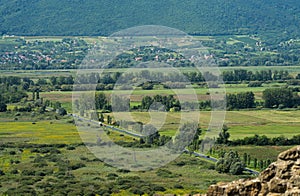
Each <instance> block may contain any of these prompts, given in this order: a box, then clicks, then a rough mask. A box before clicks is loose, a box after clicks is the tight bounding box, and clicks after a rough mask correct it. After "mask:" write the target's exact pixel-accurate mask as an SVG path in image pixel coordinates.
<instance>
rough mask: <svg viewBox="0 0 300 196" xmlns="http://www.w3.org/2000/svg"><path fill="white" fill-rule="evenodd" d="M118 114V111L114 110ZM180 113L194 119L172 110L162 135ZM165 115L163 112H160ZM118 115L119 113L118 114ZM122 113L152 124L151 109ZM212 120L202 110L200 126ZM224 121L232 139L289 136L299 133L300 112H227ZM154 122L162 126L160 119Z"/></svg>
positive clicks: (173, 127)
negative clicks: (149, 111)
mask: <svg viewBox="0 0 300 196" xmlns="http://www.w3.org/2000/svg"><path fill="white" fill-rule="evenodd" d="M115 114H116V115H118V114H117V113H115ZM181 114H182V115H183V116H184V118H187V119H188V118H192V117H193V116H194V115H195V113H193V112H173V113H167V114H166V120H165V121H164V123H163V125H162V127H161V129H160V133H161V134H163V135H168V136H173V135H175V133H176V131H177V130H178V127H179V126H180V119H181ZM160 115H162V114H160ZM118 116H119V115H118ZM122 116H123V117H124V118H125V119H126V118H128V120H130V118H131V117H132V119H133V120H134V121H135V122H143V123H145V124H146V123H149V122H150V121H151V117H150V116H149V113H148V112H131V113H128V114H127V113H123V114H122ZM162 119H163V118H161V121H162ZM210 119H211V112H208V111H201V112H200V119H199V122H200V126H201V128H202V129H204V130H205V129H207V127H208V125H209V123H210ZM224 120H225V121H224V122H225V124H226V125H227V126H228V127H229V128H230V129H229V132H230V134H231V139H238V138H244V137H248V136H253V135H254V134H259V135H266V136H268V137H277V136H281V135H284V136H286V137H288V138H290V137H292V136H294V135H298V134H300V129H299V127H300V111H299V110H290V111H280V110H253V111H227V112H226V117H225V119H224ZM152 123H153V124H154V125H158V124H159V125H161V122H159V123H155V121H154V122H152Z"/></svg>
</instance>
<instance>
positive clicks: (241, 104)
mask: <svg viewBox="0 0 300 196" xmlns="http://www.w3.org/2000/svg"><path fill="white" fill-rule="evenodd" d="M254 101H255V97H254V93H253V92H241V93H238V94H229V95H227V99H226V103H227V107H228V109H246V108H253V107H254V106H255V103H254Z"/></svg>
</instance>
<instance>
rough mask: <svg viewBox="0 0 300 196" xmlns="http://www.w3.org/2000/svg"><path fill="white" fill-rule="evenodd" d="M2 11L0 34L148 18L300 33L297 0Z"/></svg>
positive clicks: (24, 4) (15, 6)
mask: <svg viewBox="0 0 300 196" xmlns="http://www.w3.org/2000/svg"><path fill="white" fill-rule="evenodd" d="M0 13H1V17H0V34H1V33H2V34H10V35H11V34H15V35H109V34H111V33H113V32H115V31H117V30H122V29H124V28H127V27H132V26H136V25H149V24H154V25H165V26H170V27H174V28H178V29H180V30H182V31H185V32H188V33H190V34H197V35H207V34H209V35H220V34H221V35H224V34H254V33H259V34H264V35H270V37H273V36H272V35H274V34H280V35H281V36H280V37H281V38H284V37H297V36H298V35H300V31H299V30H298V27H299V26H300V2H299V1H298V0H285V1H282V0H268V1H267V0H248V1H245V0H230V1H226V0H210V1H207V0H187V1H182V0H155V1H149V0H0ZM276 37H278V36H276Z"/></svg>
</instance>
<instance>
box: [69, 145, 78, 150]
mask: <svg viewBox="0 0 300 196" xmlns="http://www.w3.org/2000/svg"><path fill="white" fill-rule="evenodd" d="M75 149H76V148H75V147H74V146H68V147H67V150H75Z"/></svg>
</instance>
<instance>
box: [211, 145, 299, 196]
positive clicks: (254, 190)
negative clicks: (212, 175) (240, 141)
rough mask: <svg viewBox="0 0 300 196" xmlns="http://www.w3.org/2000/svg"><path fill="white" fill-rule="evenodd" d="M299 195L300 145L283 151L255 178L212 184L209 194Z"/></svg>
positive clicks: (244, 195)
mask: <svg viewBox="0 0 300 196" xmlns="http://www.w3.org/2000/svg"><path fill="white" fill-rule="evenodd" d="M226 195H227V196H231V195H233V196H235V195H238V196H279V195H284V196H296V195H297V196H299V195H300V146H297V147H294V148H292V149H290V150H287V151H285V152H282V153H280V154H279V155H278V159H277V161H276V162H274V163H272V164H271V165H270V166H269V167H268V168H267V169H265V170H264V171H263V172H261V173H260V175H259V176H258V177H257V178H255V179H252V180H251V179H250V180H238V181H233V182H230V183H218V184H216V185H211V186H210V187H209V189H208V191H207V196H226Z"/></svg>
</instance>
